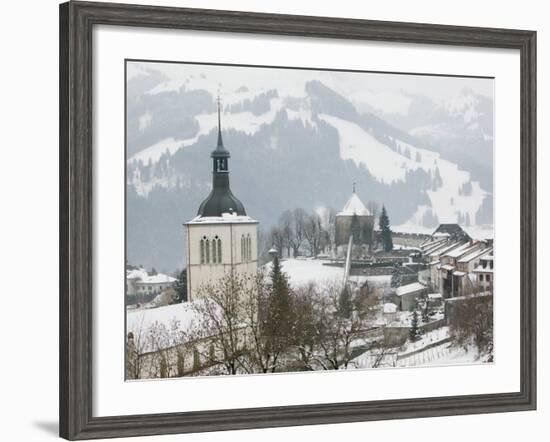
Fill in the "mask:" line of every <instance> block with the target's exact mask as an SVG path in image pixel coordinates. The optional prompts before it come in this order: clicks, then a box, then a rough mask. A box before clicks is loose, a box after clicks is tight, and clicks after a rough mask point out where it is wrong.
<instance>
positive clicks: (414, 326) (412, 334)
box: [409, 310, 418, 341]
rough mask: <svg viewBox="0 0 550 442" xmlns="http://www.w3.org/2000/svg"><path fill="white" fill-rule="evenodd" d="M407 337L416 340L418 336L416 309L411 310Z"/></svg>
mask: <svg viewBox="0 0 550 442" xmlns="http://www.w3.org/2000/svg"><path fill="white" fill-rule="evenodd" d="M409 338H410V339H411V341H416V339H417V338H418V312H417V311H416V310H414V311H413V317H412V321H411V328H410V329H409Z"/></svg>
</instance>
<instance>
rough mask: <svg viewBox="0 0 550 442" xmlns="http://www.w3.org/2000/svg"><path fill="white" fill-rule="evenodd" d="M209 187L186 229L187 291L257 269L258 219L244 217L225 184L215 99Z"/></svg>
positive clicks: (225, 159) (195, 293) (225, 156)
mask: <svg viewBox="0 0 550 442" xmlns="http://www.w3.org/2000/svg"><path fill="white" fill-rule="evenodd" d="M210 157H211V158H212V190H211V192H210V194H209V195H208V196H207V197H206V199H205V200H204V201H203V202H202V203H201V205H200V206H199V210H198V212H197V216H196V217H195V218H193V219H192V220H191V221H189V222H188V223H186V224H185V226H186V228H187V293H188V295H189V300H190V301H194V300H196V299H198V298H200V293H199V292H200V290H199V289H200V287H201V286H203V285H205V284H215V283H216V281H217V280H219V279H221V278H222V277H224V275H226V274H227V273H229V272H233V273H239V274H242V275H244V274H250V275H254V274H256V272H257V269H258V252H257V248H258V221H256V220H254V219H252V218H251V217H249V216H247V214H246V210H245V208H244V206H243V204H242V203H241V202H240V201H239V200H238V199H237V198H236V197H235V195H233V193H232V192H231V189H230V187H229V158H230V157H231V155H230V153H229V151H228V150H227V149H226V148H225V147H224V145H223V139H222V130H221V116H220V101H219V98H218V143H217V146H216V148H215V149H214V150H213V151H212V153H211V155H210Z"/></svg>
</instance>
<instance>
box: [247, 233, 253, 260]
mask: <svg viewBox="0 0 550 442" xmlns="http://www.w3.org/2000/svg"><path fill="white" fill-rule="evenodd" d="M246 250H247V253H246V255H247V257H248V261H252V239H250V234H248V235H247V236H246Z"/></svg>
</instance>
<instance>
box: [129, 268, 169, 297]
mask: <svg viewBox="0 0 550 442" xmlns="http://www.w3.org/2000/svg"><path fill="white" fill-rule="evenodd" d="M175 281H176V278H173V277H172V276H169V275H165V274H163V273H157V272H147V270H145V269H144V268H142V267H133V266H127V268H126V294H127V295H128V296H137V295H158V294H160V293H162V292H163V291H165V290H166V289H168V288H170V287H172V286H173V285H174V282H175Z"/></svg>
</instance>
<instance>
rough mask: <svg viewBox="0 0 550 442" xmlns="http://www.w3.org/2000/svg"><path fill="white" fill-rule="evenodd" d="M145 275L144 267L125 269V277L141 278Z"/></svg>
mask: <svg viewBox="0 0 550 442" xmlns="http://www.w3.org/2000/svg"><path fill="white" fill-rule="evenodd" d="M145 277H147V270H145V269H144V268H138V269H132V270H126V279H143V278H145Z"/></svg>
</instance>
